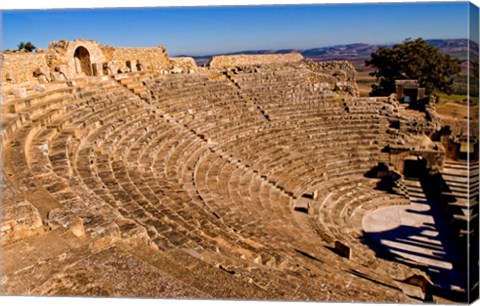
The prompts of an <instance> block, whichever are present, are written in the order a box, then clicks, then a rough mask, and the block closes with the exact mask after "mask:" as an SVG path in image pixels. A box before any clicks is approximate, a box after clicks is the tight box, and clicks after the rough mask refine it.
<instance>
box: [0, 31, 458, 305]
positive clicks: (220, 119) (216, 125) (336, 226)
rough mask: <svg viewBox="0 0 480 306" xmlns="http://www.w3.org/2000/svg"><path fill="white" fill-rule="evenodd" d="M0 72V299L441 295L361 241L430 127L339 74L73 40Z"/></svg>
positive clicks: (399, 197)
mask: <svg viewBox="0 0 480 306" xmlns="http://www.w3.org/2000/svg"><path fill="white" fill-rule="evenodd" d="M3 64H4V68H5V69H2V82H3V83H2V85H3V91H2V95H3V99H4V100H3V101H4V103H3V105H2V115H3V118H2V157H3V172H2V174H3V180H2V189H3V199H2V202H3V208H2V225H1V235H2V236H1V237H2V240H1V241H2V253H3V258H2V260H3V262H2V268H3V269H2V273H3V274H2V276H1V277H2V278H1V283H2V287H3V290H4V292H3V293H4V294H21V295H30V294H32V295H89V296H123V297H126V296H134V297H189V298H192V297H193V298H224V299H226V298H233V299H281V300H321V301H377V302H378V301H391V302H412V301H413V299H412V296H415V295H418V297H420V298H423V299H425V298H427V299H430V300H431V299H433V298H432V296H434V295H435V294H438V292H439V291H442V290H447V291H448V292H450V291H449V290H450V289H448V288H441V287H438V286H440V285H439V284H435V286H433V285H432V281H431V280H430V278H431V277H430V275H429V274H428V267H426V266H425V265H422V264H420V263H418V262H412V261H410V260H408V259H399V258H398V257H395V256H393V255H392V254H390V253H388V252H385V251H382V248H381V247H380V246H378V245H377V246H375V245H373V244H372V243H370V242H369V240H368V237H367V236H366V235H365V233H364V232H363V228H362V220H363V218H364V216H365V215H367V214H368V213H369V212H372V211H375V210H377V209H380V208H384V207H389V206H392V205H406V204H409V203H410V200H409V195H408V190H406V189H405V186H404V182H403V179H402V178H403V176H402V174H403V172H404V169H403V167H404V165H405V161H407V164H408V163H409V161H410V160H411V158H412V157H415V158H417V159H421V160H425V161H427V162H426V163H425V167H424V169H425V170H427V169H440V170H441V169H442V165H443V159H444V156H445V150H444V148H443V147H442V146H441V145H440V144H439V143H436V142H433V141H432V140H431V139H430V137H429V136H430V135H431V134H432V133H434V132H435V131H438V130H439V128H440V127H439V126H438V123H437V121H435V120H434V111H432V112H431V113H428V112H418V111H414V110H409V109H407V108H405V107H404V106H402V105H401V104H400V103H398V101H396V99H395V98H394V96H392V97H390V98H387V97H385V98H360V97H357V92H358V91H356V89H355V88H356V85H355V77H354V75H355V72H354V70H353V69H352V67H351V65H349V64H348V63H346V62H336V63H313V62H311V61H306V60H304V59H303V58H302V57H301V56H300V55H298V54H290V55H275V56H269V55H268V56H246V55H242V56H232V57H215V58H213V59H212V61H211V63H210V66H208V67H205V68H203V67H196V65H194V63H193V62H192V60H190V59H171V58H169V56H168V55H167V53H166V51H165V48H163V47H158V48H146V49H142V48H114V47H108V46H101V45H99V44H98V43H97V42H94V41H84V40H79V41H74V42H65V41H62V42H58V43H52V44H51V45H50V48H49V49H48V50H45V51H42V52H40V53H38V54H23V53H20V54H17V53H13V54H4V55H3ZM339 83H340V84H339ZM385 186H386V187H385ZM47 250H48V251H47ZM19 259H20V260H19ZM411 279H415V280H417V279H421V280H426V281H422V282H421V286H416V285H412V281H410V280H411ZM403 280H405V281H403ZM434 281H435V280H434ZM415 283H416V282H413V284H415ZM426 284H428V285H426ZM432 288H433V289H432ZM435 288H437V291H435ZM419 290H420V293H418V292H417V291H419ZM426 290H427V291H428V292H427V293H428V294H427V295H426V294H425V292H426ZM432 290H433V291H432ZM432 292H433V293H432ZM434 293H435V294H434ZM439 300H440V297H439V296H438V297H436V301H439ZM440 301H441V300H440Z"/></svg>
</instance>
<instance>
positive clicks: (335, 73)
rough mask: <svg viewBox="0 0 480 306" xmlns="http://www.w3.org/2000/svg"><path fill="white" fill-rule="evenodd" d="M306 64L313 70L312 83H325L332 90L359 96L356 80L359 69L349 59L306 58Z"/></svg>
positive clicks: (310, 76)
mask: <svg viewBox="0 0 480 306" xmlns="http://www.w3.org/2000/svg"><path fill="white" fill-rule="evenodd" d="M304 62H305V64H306V65H307V67H308V68H309V69H310V70H311V71H312V73H311V74H310V75H309V77H308V78H309V80H310V81H311V82H312V83H316V84H324V87H326V86H328V88H329V89H330V90H331V91H335V92H336V93H338V94H344V95H346V96H353V97H358V96H359V91H358V87H357V82H356V75H357V71H356V70H355V68H354V67H353V65H352V64H351V63H350V62H348V61H331V62H316V61H313V60H311V59H306V60H305V61H304Z"/></svg>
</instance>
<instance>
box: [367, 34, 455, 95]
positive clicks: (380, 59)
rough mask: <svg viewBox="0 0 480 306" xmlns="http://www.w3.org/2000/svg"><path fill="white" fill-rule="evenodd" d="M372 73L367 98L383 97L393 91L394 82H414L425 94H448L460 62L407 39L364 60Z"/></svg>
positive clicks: (416, 41) (421, 40)
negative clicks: (369, 96) (373, 81)
mask: <svg viewBox="0 0 480 306" xmlns="http://www.w3.org/2000/svg"><path fill="white" fill-rule="evenodd" d="M365 64H366V65H367V66H371V67H373V68H374V69H375V70H374V71H373V72H371V73H370V75H372V76H375V77H376V80H377V83H376V84H373V85H372V92H371V93H370V95H371V96H379V95H381V96H386V95H389V94H391V93H394V92H395V80H402V79H416V80H418V82H419V84H420V86H422V87H425V91H426V93H427V94H432V93H433V94H435V93H436V92H438V91H442V92H445V93H447V94H450V93H451V92H452V90H453V86H452V85H453V77H454V76H455V75H458V73H459V72H460V60H459V59H457V58H452V57H450V56H449V55H447V54H445V55H444V54H442V53H440V52H439V50H438V49H437V48H435V47H433V46H430V45H429V44H428V43H427V42H426V41H424V40H423V39H421V38H417V39H416V40H411V39H407V40H405V41H404V42H403V43H402V44H397V45H394V46H393V47H392V48H387V47H381V48H378V49H377V51H375V52H374V53H372V54H371V59H370V60H367V61H365Z"/></svg>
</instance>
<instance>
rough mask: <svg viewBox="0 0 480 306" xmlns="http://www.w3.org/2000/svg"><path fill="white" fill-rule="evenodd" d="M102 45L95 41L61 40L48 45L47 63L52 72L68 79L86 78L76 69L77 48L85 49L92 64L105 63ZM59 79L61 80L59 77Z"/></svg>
mask: <svg viewBox="0 0 480 306" xmlns="http://www.w3.org/2000/svg"><path fill="white" fill-rule="evenodd" d="M99 46H100V44H99V43H98V42H97V41H94V40H86V39H77V40H74V41H66V40H60V41H56V42H51V43H49V44H48V50H47V51H46V53H47V63H48V66H49V67H50V72H51V73H55V72H60V73H61V74H63V75H64V76H65V77H66V78H67V79H73V78H76V77H83V76H85V74H84V73H81V72H79V71H77V70H78V69H77V68H76V67H75V60H74V54H75V51H76V50H77V48H79V47H83V48H85V49H86V50H87V51H88V53H89V56H90V63H91V64H96V63H99V64H100V63H103V62H104V61H105V56H104V55H103V53H102V52H101V50H100V48H99ZM59 79H61V78H60V77H59Z"/></svg>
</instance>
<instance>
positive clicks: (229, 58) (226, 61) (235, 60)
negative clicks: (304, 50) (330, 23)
mask: <svg viewBox="0 0 480 306" xmlns="http://www.w3.org/2000/svg"><path fill="white" fill-rule="evenodd" d="M302 59H303V56H302V55H301V54H300V53H289V54H262V55H250V54H248V55H247V54H242V55H219V56H214V57H213V58H212V59H211V60H210V62H209V63H208V66H209V67H211V68H215V69H226V68H233V67H242V66H256V65H266V64H267V65H270V64H287V63H296V62H299V61H301V60H302Z"/></svg>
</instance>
